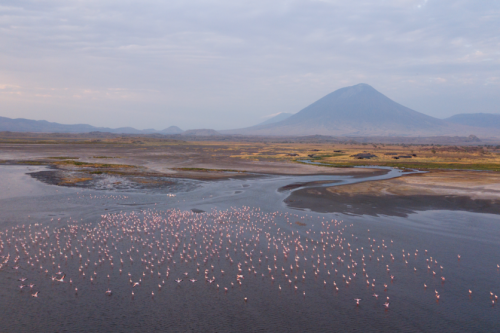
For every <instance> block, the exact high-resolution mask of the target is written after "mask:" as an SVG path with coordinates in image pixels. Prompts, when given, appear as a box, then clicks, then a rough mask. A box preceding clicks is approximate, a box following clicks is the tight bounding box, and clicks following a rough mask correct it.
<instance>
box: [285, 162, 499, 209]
mask: <svg viewBox="0 0 500 333" xmlns="http://www.w3.org/2000/svg"><path fill="white" fill-rule="evenodd" d="M285 202H286V203H287V204H288V205H289V206H291V207H295V208H307V209H311V210H314V211H318V212H339V213H346V214H355V215H362V214H367V215H379V214H383V215H396V216H406V215H407V214H409V213H412V212H414V211H423V210H442V209H446V210H466V211H472V212H482V213H492V214H500V205H499V204H500V174H498V173H497V172H478V171H440V170H432V171H430V172H427V173H419V174H406V175H403V176H402V177H399V178H394V179H388V180H380V181H369V182H362V183H357V184H350V185H340V186H330V187H312V188H305V189H299V190H297V191H295V192H293V193H291V195H290V196H289V197H288V198H287V199H286V200H285Z"/></svg>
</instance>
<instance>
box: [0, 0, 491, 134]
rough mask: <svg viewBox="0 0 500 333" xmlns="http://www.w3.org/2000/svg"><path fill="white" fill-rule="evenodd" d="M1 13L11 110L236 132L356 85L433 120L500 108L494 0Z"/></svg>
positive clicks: (298, 1) (127, 6)
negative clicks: (476, 105) (471, 108)
mask: <svg viewBox="0 0 500 333" xmlns="http://www.w3.org/2000/svg"><path fill="white" fill-rule="evenodd" d="M419 6H420V7H419ZM0 13H1V15H0V70H1V71H0V73H2V74H1V76H0V80H1V81H2V82H9V84H12V85H13V86H15V87H16V88H15V89H14V88H10V89H11V90H12V91H16V92H19V93H21V94H22V98H21V97H16V96H19V95H13V94H10V95H9V94H3V93H2V94H0V101H1V102H2V104H3V105H4V106H6V107H5V109H6V111H5V112H4V114H2V115H4V116H13V115H14V114H16V115H18V114H21V115H22V116H23V117H25V118H30V117H32V118H33V117H35V116H36V117H37V118H38V119H40V118H46V119H48V120H52V121H61V119H64V121H66V122H79V123H81V122H89V123H92V124H94V125H99V126H111V127H118V126H131V125H134V126H137V127H142V128H148V127H161V128H163V127H165V126H166V125H179V126H181V127H182V128H193V127H213V128H217V129H223V128H231V127H233V128H235V127H241V126H244V125H245V124H246V123H249V122H255V119H257V118H261V117H264V116H265V115H269V114H277V113H280V112H292V113H295V112H297V111H299V110H300V109H301V108H303V107H305V106H307V105H308V104H310V103H312V102H314V101H315V100H316V99H318V98H320V97H322V96H324V95H326V94H327V93H329V92H331V91H333V90H335V89H338V88H341V87H343V86H346V85H352V84H356V83H359V82H366V83H369V84H371V85H373V86H374V87H375V88H377V89H378V90H380V91H381V92H382V93H385V94H387V95H388V96H389V97H391V98H393V99H395V100H396V101H398V102H400V103H402V104H405V105H407V106H409V107H412V108H415V109H417V110H418V111H421V112H425V113H428V114H431V115H435V116H443V117H444V116H447V115H449V114H451V113H456V112H467V111H468V110H467V108H468V105H470V104H471V103H472V101H477V100H480V97H481V96H483V97H485V100H491V101H492V102H491V103H489V104H484V105H483V106H482V107H483V111H484V112H500V110H499V109H498V108H497V107H495V103H496V105H500V96H497V95H498V79H496V78H498V77H500V67H499V64H500V57H499V52H498V45H499V43H500V36H499V35H498V33H497V31H498V30H499V28H500V23H499V22H500V3H499V2H498V1H483V2H479V3H478V2H477V1H471V0H462V1H459V2H457V1H452V0H442V1H424V0H385V1H377V2H375V1H369V0H356V1H338V0H330V1H327V0H325V1H309V0H287V1H285V0H276V1H271V2H270V1H263V0H254V1H246V0H242V1H226V0H212V1H208V0H191V1H180V0H171V1H157V0H144V1H116V0H101V1H97V0H89V1H77V0H66V1H62V0H42V1H39V0H37V1H35V0H16V1H13V0H6V1H3V2H2V5H1V6H0ZM436 78H439V80H438V79H436ZM49 87H50V89H54V90H52V91H50V92H48V89H49ZM65 89H66V90H65ZM46 90H47V91H46ZM86 90H88V91H91V92H92V93H85V91H86ZM0 91H3V90H0ZM37 95H43V96H44V97H43V101H41V97H40V96H37ZM46 95H50V96H46ZM76 96H78V97H76ZM430 96H432V98H428V99H427V98H426V97H430ZM436 96H441V98H442V99H441V100H438V98H439V97H436ZM426 99H427V100H431V99H432V100H434V101H438V102H433V103H429V102H425V101H426ZM450 99H454V100H450ZM457 100H458V102H457ZM446 101H448V102H449V103H446ZM460 101H462V102H460ZM39 103H41V104H39ZM447 105H449V106H447ZM144 113H147V117H145V116H144ZM97 115H98V117H97ZM159 123H160V124H161V126H160V125H158V124H159Z"/></svg>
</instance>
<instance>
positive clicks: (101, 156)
mask: <svg viewBox="0 0 500 333" xmlns="http://www.w3.org/2000/svg"><path fill="white" fill-rule="evenodd" d="M92 158H116V157H112V156H92Z"/></svg>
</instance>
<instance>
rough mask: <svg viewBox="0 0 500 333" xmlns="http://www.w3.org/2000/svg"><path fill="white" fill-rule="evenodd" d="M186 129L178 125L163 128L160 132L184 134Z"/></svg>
mask: <svg viewBox="0 0 500 333" xmlns="http://www.w3.org/2000/svg"><path fill="white" fill-rule="evenodd" d="M183 132H184V131H183V130H181V129H180V128H179V127H177V126H170V127H167V128H165V129H164V130H161V131H160V132H159V133H161V134H182V133H183Z"/></svg>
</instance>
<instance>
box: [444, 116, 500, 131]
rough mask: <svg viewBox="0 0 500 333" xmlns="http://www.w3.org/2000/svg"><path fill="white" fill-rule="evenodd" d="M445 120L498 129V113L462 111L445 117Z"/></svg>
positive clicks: (499, 124)
mask: <svg viewBox="0 0 500 333" xmlns="http://www.w3.org/2000/svg"><path fill="white" fill-rule="evenodd" d="M445 120H446V121H447V122H450V123H454V124H460V125H467V126H475V127H484V128H496V129H500V114H493V113H462V114H457V115H454V116H451V117H449V118H446V119H445Z"/></svg>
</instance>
